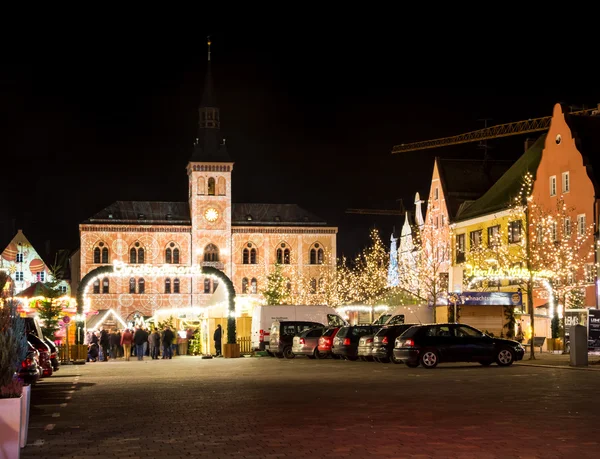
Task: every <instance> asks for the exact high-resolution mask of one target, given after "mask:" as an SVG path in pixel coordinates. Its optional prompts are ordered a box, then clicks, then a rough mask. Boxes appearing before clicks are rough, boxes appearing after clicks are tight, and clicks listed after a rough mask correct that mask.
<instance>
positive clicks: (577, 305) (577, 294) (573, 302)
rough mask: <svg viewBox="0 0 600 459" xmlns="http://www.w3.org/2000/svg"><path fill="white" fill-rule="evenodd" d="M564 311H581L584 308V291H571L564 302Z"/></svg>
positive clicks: (576, 289)
mask: <svg viewBox="0 0 600 459" xmlns="http://www.w3.org/2000/svg"><path fill="white" fill-rule="evenodd" d="M565 306H566V309H583V308H584V307H585V291H584V290H583V289H582V288H574V289H572V290H571V291H570V292H569V294H568V296H567V302H566V305H565Z"/></svg>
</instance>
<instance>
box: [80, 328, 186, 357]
mask: <svg viewBox="0 0 600 459" xmlns="http://www.w3.org/2000/svg"><path fill="white" fill-rule="evenodd" d="M84 344H87V345H88V361H91V362H95V361H102V362H107V361H108V360H110V359H117V358H120V357H124V358H125V360H127V361H129V360H130V358H131V357H132V356H136V357H137V359H138V360H143V359H144V356H145V355H147V356H149V357H151V358H152V359H153V360H154V359H158V358H161V357H162V358H163V359H171V358H173V355H175V354H176V353H177V336H176V335H175V332H174V331H173V330H171V328H170V327H169V326H166V327H164V328H163V329H162V330H159V329H157V328H153V329H151V330H146V329H145V328H143V327H135V328H134V329H129V328H126V329H123V330H117V329H114V330H112V331H108V330H105V329H104V328H102V329H100V330H98V331H96V332H92V331H88V332H87V334H86V337H85V342H84Z"/></svg>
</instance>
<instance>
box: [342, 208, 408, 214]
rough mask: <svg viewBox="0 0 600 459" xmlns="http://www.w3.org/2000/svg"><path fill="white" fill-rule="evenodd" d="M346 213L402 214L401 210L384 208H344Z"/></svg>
mask: <svg viewBox="0 0 600 459" xmlns="http://www.w3.org/2000/svg"><path fill="white" fill-rule="evenodd" d="M346 213H347V214H362V215H404V211H402V210H385V209H346Z"/></svg>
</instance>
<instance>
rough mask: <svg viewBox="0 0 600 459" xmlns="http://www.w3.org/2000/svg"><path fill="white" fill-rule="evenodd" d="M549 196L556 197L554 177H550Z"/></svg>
mask: <svg viewBox="0 0 600 459" xmlns="http://www.w3.org/2000/svg"><path fill="white" fill-rule="evenodd" d="M550 196H556V175H553V176H552V177H550Z"/></svg>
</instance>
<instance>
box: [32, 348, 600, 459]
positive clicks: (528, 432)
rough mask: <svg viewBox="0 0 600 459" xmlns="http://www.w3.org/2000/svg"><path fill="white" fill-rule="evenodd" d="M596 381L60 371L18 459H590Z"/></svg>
mask: <svg viewBox="0 0 600 459" xmlns="http://www.w3.org/2000/svg"><path fill="white" fill-rule="evenodd" d="M599 384H600V372H599V371H580V370H572V369H567V368H563V369H556V368H542V367H529V366H521V365H514V366H512V367H510V368H499V367H497V366H495V365H492V366H491V367H488V368H484V367H481V366H479V365H476V364H475V365H440V366H439V367H438V368H437V369H435V370H425V369H422V368H417V369H409V368H407V367H405V366H404V365H394V364H379V363H371V362H348V361H336V360H308V359H304V358H296V359H294V360H280V359H275V358H268V357H265V358H241V359H222V358H221V359H212V360H202V359H200V358H197V357H175V358H174V359H173V360H155V361H153V360H145V361H144V362H138V361H135V360H132V361H130V362H124V361H110V362H106V363H104V362H98V363H88V364H86V365H70V366H63V367H61V369H60V371H59V372H57V373H56V374H55V375H54V376H52V377H51V378H48V379H46V380H45V381H43V382H42V383H40V385H39V386H38V387H36V388H34V389H33V391H32V406H31V421H30V430H29V439H28V446H27V447H26V448H25V449H23V450H22V457H23V458H32V459H33V458H37V459H41V458H99V457H102V458H109V457H111V458H112V457H118V458H121V457H123V458H126V457H127V458H144V459H148V458H170V459H173V458H178V457H203V458H204V457H206V458H214V459H217V458H302V457H311V458H321V457H323V458H341V457H352V458H386V459H390V458H403V457H406V458H410V457H420V458H425V457H436V458H439V457H449V458H450V457H451V458H478V459H481V458H536V457H537V458H543V459H549V458H558V457H577V458H587V457H589V458H592V457H594V458H597V457H599V456H600V439H599V438H598V436H597V426H598V425H599V424H600V398H599V397H598V396H597V393H598V392H597V391H598V387H599Z"/></svg>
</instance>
